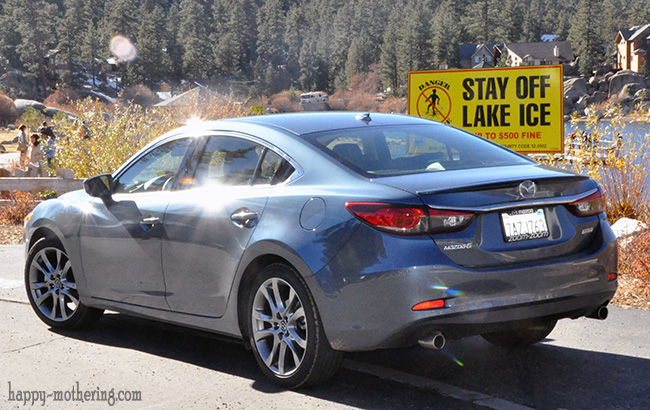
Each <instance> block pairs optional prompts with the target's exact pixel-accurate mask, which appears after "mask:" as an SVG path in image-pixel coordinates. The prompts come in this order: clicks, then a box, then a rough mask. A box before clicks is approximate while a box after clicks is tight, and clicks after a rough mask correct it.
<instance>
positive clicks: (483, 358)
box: [0, 246, 650, 409]
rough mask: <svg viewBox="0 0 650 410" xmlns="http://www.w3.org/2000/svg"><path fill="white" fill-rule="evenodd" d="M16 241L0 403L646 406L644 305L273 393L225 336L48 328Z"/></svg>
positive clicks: (0, 359)
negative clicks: (522, 341)
mask: <svg viewBox="0 0 650 410" xmlns="http://www.w3.org/2000/svg"><path fill="white" fill-rule="evenodd" d="M23 263H24V255H23V250H22V246H0V408H2V409H13V408H42V407H47V408H55V409H57V408H60V409H63V408H66V409H67V408H70V407H75V408H84V409H85V408H91V409H94V408H97V409H99V408H102V409H107V408H111V407H115V408H137V409H142V408H144V409H146V408H151V409H167V408H169V409H171V408H174V409H176V408H212V409H247V408H251V409H252V408H260V407H263V408H268V409H301V408H309V409H312V408H322V409H339V408H361V409H397V408H399V409H409V408H412V409H427V408H431V409H448V408H453V409H474V408H476V409H478V408H494V409H523V408H539V409H560V408H561V409H628V408H632V409H648V408H650V387H649V385H648V380H650V332H649V331H648V329H650V312H649V311H640V310H633V309H630V310H625V309H622V308H618V307H611V308H610V317H609V318H608V319H607V320H605V321H597V320H593V319H578V320H563V321H560V322H559V323H558V326H557V328H556V329H555V330H554V331H553V333H551V335H550V336H549V338H548V339H546V340H545V341H544V342H542V343H539V344H537V345H535V346H532V347H529V348H525V349H514V350H513V349H502V348H496V347H493V346H492V345H490V344H489V343H487V342H485V341H483V339H481V338H480V337H473V338H467V339H463V340H458V341H456V340H448V341H447V345H446V346H445V348H444V349H442V350H440V351H434V350H425V349H422V348H419V347H417V348H415V347H414V348H408V349H392V350H382V351H375V352H366V353H355V354H347V355H346V359H345V362H344V366H343V368H342V369H341V370H340V371H339V373H338V374H337V375H336V377H335V378H334V379H333V380H332V381H331V382H330V383H327V384H325V385H323V386H319V387H316V388H311V389H302V390H297V391H288V390H284V389H280V388H278V387H276V386H274V385H273V384H271V383H270V382H268V381H267V380H266V379H265V378H264V377H263V376H262V374H261V372H260V371H259V370H258V368H257V365H256V363H255V360H254V359H253V356H252V354H251V352H249V351H247V350H246V349H244V347H243V346H241V345H240V344H238V343H237V342H236V341H233V340H223V339H218V338H215V337H214V336H212V335H210V334H207V333H204V332H198V331H187V330H184V329H181V328H178V327H175V326H169V325H159V324H157V323H156V322H152V321H148V320H143V319H137V318H129V317H126V316H124V315H120V314H116V313H110V312H108V313H107V314H105V315H104V317H103V318H102V319H100V320H99V321H98V322H97V323H96V324H95V325H94V326H93V327H91V328H90V329H87V330H84V331H75V332H62V331H57V330H53V329H49V328H48V327H47V326H46V325H45V324H43V323H42V322H41V321H40V320H39V319H38V318H37V317H36V315H35V314H34V313H33V312H32V310H31V307H30V306H29V304H28V303H27V298H26V296H25V291H24V289H23V273H22V270H23Z"/></svg>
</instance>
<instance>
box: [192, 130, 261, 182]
mask: <svg viewBox="0 0 650 410" xmlns="http://www.w3.org/2000/svg"><path fill="white" fill-rule="evenodd" d="M263 151H264V147H263V146H261V145H259V144H256V143H254V142H252V141H249V140H245V139H242V138H235V137H223V136H215V137H210V138H209V140H208V143H207V144H206V146H205V149H204V151H203V154H202V155H201V159H200V160H199V164H198V166H197V169H196V174H195V177H194V180H195V184H197V185H207V184H213V183H214V184H219V185H250V184H251V183H252V182H253V178H254V176H255V170H256V169H257V165H258V163H259V160H260V157H261V155H262V152H263Z"/></svg>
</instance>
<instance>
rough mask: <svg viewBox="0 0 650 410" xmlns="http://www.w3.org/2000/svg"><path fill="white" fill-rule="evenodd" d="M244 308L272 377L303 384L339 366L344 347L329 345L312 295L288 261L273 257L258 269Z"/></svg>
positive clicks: (249, 328) (263, 363)
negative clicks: (273, 260) (278, 260)
mask: <svg viewBox="0 0 650 410" xmlns="http://www.w3.org/2000/svg"><path fill="white" fill-rule="evenodd" d="M278 302H280V303H278ZM272 305H276V307H275V308H272ZM244 314H245V315H246V322H245V323H246V332H247V334H248V337H249V340H250V345H251V347H252V350H253V354H254V355H255V359H256V360H257V363H258V365H259V366H260V368H261V369H262V372H264V374H265V375H266V376H267V377H268V378H269V379H271V380H272V381H273V382H274V383H276V384H278V385H280V386H283V387H286V388H297V387H307V386H311V385H316V384H319V383H322V382H324V381H326V380H327V379H329V378H330V377H332V376H333V375H334V374H335V373H336V371H337V370H338V369H339V367H340V365H341V360H342V358H343V353H342V352H338V351H335V350H333V349H332V348H331V347H330V345H329V342H328V341H327V338H326V337H325V332H324V330H323V325H322V323H321V320H320V316H319V314H318V309H317V308H316V304H315V303H314V299H313V298H312V296H311V294H310V293H309V290H308V289H307V285H306V284H305V282H304V280H303V279H302V278H301V277H300V275H299V274H298V272H296V271H295V270H294V269H293V268H291V267H290V266H287V265H285V264H281V263H276V264H272V265H269V266H267V267H265V268H264V269H263V270H262V271H261V272H260V274H259V275H258V276H257V277H256V278H255V280H254V281H253V285H252V287H251V292H250V293H249V294H248V299H247V304H246V309H245V312H244Z"/></svg>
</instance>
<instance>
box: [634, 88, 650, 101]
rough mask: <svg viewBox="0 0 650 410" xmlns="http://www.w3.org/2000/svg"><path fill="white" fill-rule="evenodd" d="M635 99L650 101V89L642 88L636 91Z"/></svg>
mask: <svg viewBox="0 0 650 410" xmlns="http://www.w3.org/2000/svg"><path fill="white" fill-rule="evenodd" d="M634 99H635V100H643V101H650V89H647V88H642V89H640V90H639V91H637V92H636V93H634Z"/></svg>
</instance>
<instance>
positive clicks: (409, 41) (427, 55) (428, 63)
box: [397, 0, 434, 84]
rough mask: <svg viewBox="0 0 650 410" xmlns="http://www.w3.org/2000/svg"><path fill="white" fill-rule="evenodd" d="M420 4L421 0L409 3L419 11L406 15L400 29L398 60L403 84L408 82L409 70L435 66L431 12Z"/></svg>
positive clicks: (413, 0)
mask: <svg viewBox="0 0 650 410" xmlns="http://www.w3.org/2000/svg"><path fill="white" fill-rule="evenodd" d="M420 6H421V1H420V0H412V1H410V2H409V3H408V6H407V7H408V8H409V9H411V10H418V11H419V12H418V13H417V14H416V15H406V16H404V18H403V19H402V23H401V29H400V30H399V40H398V54H397V61H398V66H399V72H400V83H401V84H407V83H408V73H409V71H418V70H426V69H432V68H433V63H434V62H433V46H432V45H431V14H430V13H429V12H428V11H427V10H426V9H423V8H422V7H420Z"/></svg>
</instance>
